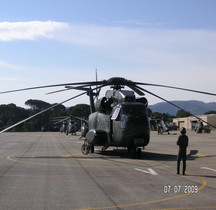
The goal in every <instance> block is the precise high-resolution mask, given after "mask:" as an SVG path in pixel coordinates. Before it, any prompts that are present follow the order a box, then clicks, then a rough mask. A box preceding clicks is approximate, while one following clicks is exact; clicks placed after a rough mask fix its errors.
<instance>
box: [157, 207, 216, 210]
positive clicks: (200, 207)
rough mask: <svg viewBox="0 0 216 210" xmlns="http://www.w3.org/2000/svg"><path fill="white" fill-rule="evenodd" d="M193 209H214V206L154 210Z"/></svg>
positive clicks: (174, 209)
mask: <svg viewBox="0 0 216 210" xmlns="http://www.w3.org/2000/svg"><path fill="white" fill-rule="evenodd" d="M193 209H216V206H197V207H185V208H162V209H154V210H193Z"/></svg>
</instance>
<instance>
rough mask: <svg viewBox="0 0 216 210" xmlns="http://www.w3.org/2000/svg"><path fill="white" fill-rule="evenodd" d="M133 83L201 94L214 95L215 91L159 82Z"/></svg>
mask: <svg viewBox="0 0 216 210" xmlns="http://www.w3.org/2000/svg"><path fill="white" fill-rule="evenodd" d="M135 84H136V85H147V86H155V87H164V88H171V89H176V90H184V91H189V92H194V93H201V94H206V95H212V96H216V94H215V93H210V92H205V91H201V90H193V89H188V88H182V87H175V86H169V85H160V84H151V83H142V82H135Z"/></svg>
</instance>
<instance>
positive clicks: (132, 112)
mask: <svg viewBox="0 0 216 210" xmlns="http://www.w3.org/2000/svg"><path fill="white" fill-rule="evenodd" d="M86 139H87V141H88V143H89V144H93V145H95V146H105V147H109V146H117V147H127V148H136V147H145V146H146V145H148V143H149V139H150V130H149V121H148V116H147V111H146V106H145V104H143V103H140V102H123V103H121V104H118V105H116V106H115V107H113V110H112V112H111V113H110V114H109V113H108V114H107V113H101V112H98V111H97V112H94V113H92V114H91V115H90V116H89V131H88V133H87V135H86Z"/></svg>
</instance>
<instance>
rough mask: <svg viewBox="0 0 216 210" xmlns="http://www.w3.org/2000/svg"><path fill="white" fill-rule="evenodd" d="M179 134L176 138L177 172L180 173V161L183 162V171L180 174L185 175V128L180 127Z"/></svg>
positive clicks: (186, 140)
mask: <svg viewBox="0 0 216 210" xmlns="http://www.w3.org/2000/svg"><path fill="white" fill-rule="evenodd" d="M180 133H181V134H180V135H179V137H178V140H177V145H178V146H179V152H178V158H177V174H180V162H181V160H182V162H183V172H182V174H183V175H185V171H186V155H187V154H186V153H187V147H188V141H189V140H188V136H187V135H186V129H185V128H184V127H182V128H181V129H180Z"/></svg>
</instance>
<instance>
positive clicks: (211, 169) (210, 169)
mask: <svg viewBox="0 0 216 210" xmlns="http://www.w3.org/2000/svg"><path fill="white" fill-rule="evenodd" d="M200 168H201V169H206V170H209V171H214V172H216V170H215V169H213V168H208V167H200Z"/></svg>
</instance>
